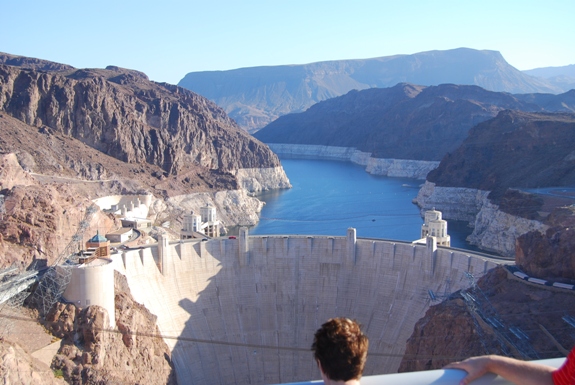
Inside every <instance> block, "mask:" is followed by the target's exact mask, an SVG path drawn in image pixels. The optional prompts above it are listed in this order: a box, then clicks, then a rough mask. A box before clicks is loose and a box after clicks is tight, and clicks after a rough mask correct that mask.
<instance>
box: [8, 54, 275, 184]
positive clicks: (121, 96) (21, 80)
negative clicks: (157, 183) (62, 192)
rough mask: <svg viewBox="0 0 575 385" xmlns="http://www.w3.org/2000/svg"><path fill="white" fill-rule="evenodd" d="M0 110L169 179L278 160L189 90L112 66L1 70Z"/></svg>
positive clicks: (265, 165)
mask: <svg viewBox="0 0 575 385" xmlns="http://www.w3.org/2000/svg"><path fill="white" fill-rule="evenodd" d="M0 109H1V110H3V111H5V112H6V113H7V114H9V115H11V116H13V117H15V118H17V119H19V120H21V121H22V122H25V123H27V124H29V125H32V126H36V127H42V126H46V127H49V128H50V129H52V130H55V131H58V132H60V133H62V134H64V135H67V136H71V137H74V138H76V139H78V140H80V141H82V142H83V143H85V144H87V145H89V146H90V147H92V148H94V149H96V150H98V151H101V152H102V153H105V154H108V155H111V156H113V157H115V158H117V159H120V160H122V161H124V162H127V163H149V164H153V165H157V166H159V167H160V168H161V169H162V170H164V171H165V172H166V173H168V174H173V175H176V174H178V173H181V172H183V171H184V170H185V169H186V168H187V167H188V165H195V166H200V167H204V168H207V169H211V170H216V169H217V170H219V171H221V172H230V171H234V170H237V169H240V168H269V167H278V166H279V161H278V160H277V157H275V155H274V154H273V153H272V152H271V151H269V149H268V148H267V147H266V146H265V145H263V144H262V143H260V142H258V141H256V140H254V139H253V138H251V137H250V136H249V135H247V134H246V133H245V132H243V131H242V130H240V129H239V128H238V127H237V125H236V124H235V123H234V122H233V121H232V120H231V119H230V118H228V117H227V115H226V114H225V113H224V111H223V110H221V109H220V108H218V107H217V106H216V105H215V104H213V103H211V102H209V101H208V100H206V99H205V98H203V97H201V96H199V95H196V94H194V93H192V92H190V91H187V90H185V89H182V88H179V87H177V86H172V85H169V84H159V83H154V82H150V81H149V80H148V78H147V77H146V75H144V74H142V73H140V72H137V71H133V70H126V69H121V68H118V67H108V68H107V69H105V70H98V69H84V70H67V71H62V70H60V71H48V72H40V71H35V70H30V69H26V68H22V67H15V66H10V65H0Z"/></svg>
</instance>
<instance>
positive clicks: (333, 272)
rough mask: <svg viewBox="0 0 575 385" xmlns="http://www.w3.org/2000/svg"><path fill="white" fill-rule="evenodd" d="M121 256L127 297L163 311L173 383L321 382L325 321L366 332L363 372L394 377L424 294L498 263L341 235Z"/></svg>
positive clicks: (426, 299)
mask: <svg viewBox="0 0 575 385" xmlns="http://www.w3.org/2000/svg"><path fill="white" fill-rule="evenodd" d="M118 257H119V255H117V256H116V258H117V259H116V267H117V269H118V270H120V272H122V273H123V274H125V275H126V276H127V279H128V283H129V285H130V289H131V290H132V294H133V296H134V298H135V299H136V300H137V301H138V302H141V303H143V304H144V305H145V306H146V307H147V308H148V309H149V310H150V311H151V312H152V313H154V314H155V315H157V316H158V326H159V329H160V331H161V333H162V335H163V336H164V339H165V340H166V342H167V343H168V345H169V346H170V348H171V349H172V359H173V361H174V364H175V369H176V373H177V377H178V382H179V383H180V384H236V383H237V384H240V383H241V384H273V383H280V382H292V381H305V380H311V379H319V378H320V376H319V372H318V369H317V366H316V364H315V362H314V361H313V358H312V354H311V351H310V347H311V342H312V339H313V334H314V332H315V331H316V330H317V328H318V327H319V326H320V325H321V324H322V323H323V322H325V320H327V319H328V318H331V317H335V316H345V317H349V318H355V319H357V320H358V321H359V322H360V323H361V324H362V325H363V329H364V331H365V332H366V334H367V335H368V337H369V339H370V355H368V360H367V367H366V371H365V373H364V374H365V375H372V374H382V373H391V372H395V371H396V370H397V368H398V366H399V363H400V361H401V356H402V355H403V353H404V349H405V342H406V340H407V339H408V337H409V336H410V335H411V333H412V331H413V327H414V325H415V323H416V322H417V320H419V319H420V318H421V317H422V316H423V315H424V314H425V311H426V310H427V308H428V307H429V305H430V296H429V290H432V291H433V292H434V293H439V294H443V293H444V292H445V291H446V290H449V291H451V292H453V291H456V290H459V289H461V288H464V287H468V286H469V284H470V281H469V279H468V278H467V277H466V275H465V272H469V273H472V274H474V275H481V274H483V273H484V272H486V271H487V270H489V269H490V268H492V267H495V264H494V263H492V262H487V261H485V260H483V259H481V258H479V257H474V256H470V254H469V253H463V252H459V251H453V250H447V249H438V250H436V251H433V250H432V249H431V248H428V247H426V246H425V245H421V246H412V245H411V244H408V243H399V242H388V241H381V240H377V241H376V240H366V239H359V240H357V241H356V240H355V233H353V234H351V232H348V236H347V237H306V236H289V237H288V236H285V237H284V236H267V237H247V238H246V237H242V236H240V237H238V239H237V240H235V239H221V240H211V241H208V242H198V241H186V242H184V243H171V244H168V243H167V242H166V241H164V242H163V243H160V246H159V247H155V246H154V247H150V248H145V249H141V250H134V251H129V252H126V253H123V254H122V256H121V259H120V258H118Z"/></svg>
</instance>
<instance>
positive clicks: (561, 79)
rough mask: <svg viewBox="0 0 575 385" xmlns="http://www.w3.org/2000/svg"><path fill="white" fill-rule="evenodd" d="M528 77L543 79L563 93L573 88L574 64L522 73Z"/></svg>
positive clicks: (574, 86) (574, 78)
mask: <svg viewBox="0 0 575 385" xmlns="http://www.w3.org/2000/svg"><path fill="white" fill-rule="evenodd" d="M523 73H525V74H527V75H529V76H536V77H539V78H542V79H545V80H546V81H547V82H549V83H551V84H553V85H554V86H555V87H558V88H562V89H563V90H565V91H568V90H571V89H574V88H575V64H570V65H567V66H561V67H543V68H535V69H532V70H527V71H523Z"/></svg>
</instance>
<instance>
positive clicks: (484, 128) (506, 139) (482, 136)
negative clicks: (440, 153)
mask: <svg viewBox="0 0 575 385" xmlns="http://www.w3.org/2000/svg"><path fill="white" fill-rule="evenodd" d="M574 148H575V115H574V114H559V113H555V114H543V113H538V114H535V113H525V112H519V111H503V112H501V113H499V114H498V115H497V117H496V118H494V119H491V120H489V121H486V122H484V123H481V124H479V125H477V126H475V127H474V128H473V129H472V130H471V131H470V132H469V136H468V137H467V138H466V139H465V141H464V142H463V143H462V145H461V146H460V147H459V148H458V149H457V150H456V151H453V152H452V153H450V154H448V155H446V156H445V158H443V159H442V161H441V163H440V165H439V167H438V168H437V169H435V170H434V171H432V172H431V173H430V174H429V175H428V178H427V179H428V180H429V181H430V182H434V183H435V184H437V185H439V186H445V187H468V188H476V189H481V190H489V191H497V192H503V191H505V190H507V189H508V188H510V187H511V188H519V187H522V188H528V187H532V188H535V187H551V186H572V185H573V184H575V152H574V150H573V149H574ZM497 195H499V194H497Z"/></svg>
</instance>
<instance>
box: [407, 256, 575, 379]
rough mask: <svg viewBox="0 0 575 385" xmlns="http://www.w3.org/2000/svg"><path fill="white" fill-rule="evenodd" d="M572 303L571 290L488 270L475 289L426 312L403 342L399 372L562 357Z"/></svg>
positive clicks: (573, 340) (574, 342)
mask: <svg viewBox="0 0 575 385" xmlns="http://www.w3.org/2000/svg"><path fill="white" fill-rule="evenodd" d="M463 293H465V295H462V294H463ZM466 298H467V300H466ZM471 298H473V299H471ZM574 300H575V294H573V292H572V291H570V290H555V289H550V288H548V287H545V286H543V285H532V284H527V283H525V282H524V281H521V280H519V279H517V278H515V277H514V276H513V275H511V274H509V273H508V272H507V271H506V270H505V268H503V267H500V268H497V269H494V270H491V271H490V272H488V273H487V274H486V275H485V276H483V277H481V279H479V281H478V284H477V286H476V287H474V288H470V289H467V290H465V291H463V292H456V293H453V294H452V295H451V296H449V297H448V298H447V299H446V300H445V301H444V302H442V303H440V304H437V305H435V306H432V307H431V308H429V310H428V311H427V313H426V315H425V317H423V318H422V319H420V320H419V321H418V322H417V324H416V326H415V329H414V331H413V334H412V335H411V337H410V338H409V340H408V341H407V347H406V351H405V355H404V358H403V360H402V363H401V366H400V368H399V371H400V372H408V371H418V370H430V369H441V368H442V367H443V366H445V365H446V364H448V363H449V362H452V361H460V360H462V359H465V358H468V357H472V356H477V355H484V354H503V355H506V356H510V357H515V358H518V359H523V360H533V359H545V358H554V357H565V356H566V355H567V353H568V352H569V350H570V349H571V348H572V347H573V346H575V336H574V335H573V332H572V330H573V328H572V327H571V326H570V325H569V324H568V323H567V322H566V321H564V317H565V316H569V317H575V312H574V311H573V309H574V308H573V301H574ZM522 335H523V336H525V337H523V338H520V337H521V336H522Z"/></svg>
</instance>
